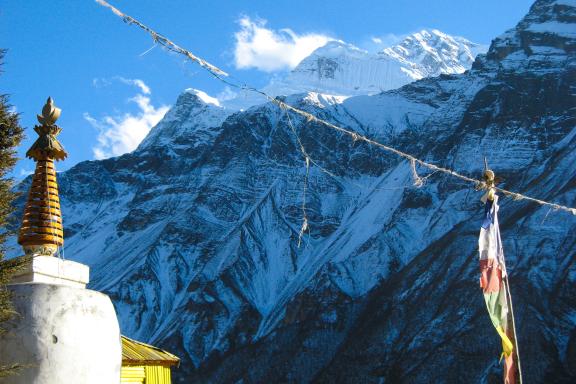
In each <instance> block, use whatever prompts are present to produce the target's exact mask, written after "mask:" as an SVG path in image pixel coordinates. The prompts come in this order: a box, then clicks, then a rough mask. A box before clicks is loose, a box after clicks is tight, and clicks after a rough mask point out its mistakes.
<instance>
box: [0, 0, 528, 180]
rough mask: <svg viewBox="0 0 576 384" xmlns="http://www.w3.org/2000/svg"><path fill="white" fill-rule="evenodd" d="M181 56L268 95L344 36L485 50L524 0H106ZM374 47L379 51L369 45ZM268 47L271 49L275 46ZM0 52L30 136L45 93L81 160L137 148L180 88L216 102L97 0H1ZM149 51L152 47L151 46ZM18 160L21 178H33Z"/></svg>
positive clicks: (0, 78)
mask: <svg viewBox="0 0 576 384" xmlns="http://www.w3.org/2000/svg"><path fill="white" fill-rule="evenodd" d="M110 2H111V3H112V4H113V5H115V6H116V7H117V8H119V9H121V10H122V11H124V12H125V13H127V14H129V15H131V16H133V17H135V18H137V19H140V20H141V21H142V22H144V23H145V24H148V25H149V26H150V27H152V28H154V29H156V30H157V31H158V32H159V33H162V34H164V35H165V36H167V37H169V38H171V39H172V40H173V41H174V42H176V43H177V44H179V45H180V46H182V47H185V48H187V49H189V50H190V51H192V52H194V53H195V54H197V55H199V56H201V57H203V58H205V59H206V60H208V61H210V62H211V63H212V64H215V65H217V66H218V67H220V68H222V69H224V70H225V71H228V72H230V73H231V74H233V75H234V76H235V77H236V78H239V79H242V80H243V81H245V82H246V83H249V84H252V85H255V86H263V85H265V84H266V83H267V82H268V81H269V79H270V78H271V76H274V75H278V74H280V73H282V72H283V71H288V70H289V69H290V68H291V67H293V66H294V65H295V63H297V62H298V60H299V58H301V57H302V56H303V55H306V54H307V52H309V51H310V50H311V49H314V47H315V46H318V45H320V44H322V43H323V42H325V41H326V40H327V39H340V40H344V41H346V42H348V43H352V44H354V45H356V46H359V47H361V48H365V49H370V50H375V49H378V48H379V47H381V46H382V45H387V44H386V43H388V42H393V41H394V39H395V38H396V37H397V36H401V35H404V34H407V33H410V32H415V31H417V30H419V29H422V28H436V29H439V30H441V31H443V32H446V33H449V34H452V35H458V36H463V37H466V38H467V39H469V40H472V41H474V42H477V43H482V44H489V43H490V41H491V39H492V38H494V37H495V36H497V35H499V34H500V33H502V32H504V31H505V30H506V29H508V28H511V27H513V26H514V25H515V24H516V23H517V22H518V20H519V19H520V18H521V17H522V16H524V15H525V14H526V12H527V11H528V9H529V7H530V5H531V4H532V1H528V0H506V1H502V0H497V1H496V0H482V1H480V0H473V1H465V2H464V1H462V0H457V1H456V0H436V1H434V0H427V1H424V0H411V1H400V0H397V1H387V0H380V1H367V0H365V1H341V0H333V1H316V0H306V1H301V0H290V1H280V0H278V1H274V2H271V1H263V0H250V1H244V0H242V1H240V0H236V1H232V0H229V1H217V0H212V1H205V0H194V1H185V0H171V1H161V0H139V1H128V0H111V1H110ZM378 39H380V40H381V41H382V43H381V44H377V43H375V41H378ZM270 42H271V43H270ZM0 47H1V48H6V49H8V50H9V51H8V54H7V56H6V58H5V63H4V66H3V68H2V69H3V71H4V73H3V74H2V75H0V92H2V93H8V94H10V95H11V103H12V104H13V105H14V106H15V108H16V110H17V111H18V112H19V113H20V114H21V122H22V125H23V126H25V127H26V129H27V135H28V138H27V139H26V140H25V142H24V143H23V144H22V147H21V150H20V156H21V157H23V155H24V153H25V151H26V149H27V148H28V147H29V146H30V145H31V143H32V142H33V141H34V140H35V136H36V134H35V133H34V132H33V130H32V128H33V126H34V124H35V123H36V118H35V116H36V114H37V113H39V112H40V110H41V108H42V105H43V104H44V102H45V100H46V98H47V96H49V95H50V96H52V97H53V98H54V99H55V102H56V104H57V106H59V107H60V108H62V110H63V112H62V116H61V118H60V120H59V121H58V123H59V125H60V126H61V127H62V128H63V132H62V134H61V136H60V138H61V142H62V143H63V144H64V146H65V147H66V149H67V150H68V152H69V158H68V159H67V160H65V161H64V162H60V163H59V164H58V165H57V168H58V169H59V170H65V169H68V168H70V167H71V166H73V165H74V164H76V163H78V162H79V161H83V160H91V159H95V158H99V157H107V156H112V155H115V154H119V153H123V152H125V151H127V150H129V149H130V148H133V147H134V146H135V145H137V143H138V142H139V140H141V138H142V137H143V136H144V135H145V134H146V132H147V131H148V130H149V129H150V126H152V125H153V124H154V122H155V121H157V120H158V119H159V118H160V117H161V116H162V114H163V113H164V112H165V111H166V110H167V108H168V107H169V106H170V105H172V104H173V103H174V102H175V100H176V98H177V96H178V94H179V93H180V92H182V91H183V90H184V89H186V88H190V87H192V88H196V89H201V90H203V91H205V92H207V93H209V94H210V95H212V96H218V95H222V94H223V93H222V92H223V91H224V86H223V85H222V84H221V83H219V82H217V81H216V80H215V79H213V78H212V77H211V76H209V75H207V74H206V73H205V72H204V71H203V70H201V69H200V68H199V67H198V66H197V65H195V64H192V63H189V62H187V61H186V60H184V59H183V58H182V57H181V56H178V55H175V54H173V53H169V52H167V51H165V50H163V49H162V48H160V47H155V48H152V47H153V42H152V40H151V39H150V37H149V36H148V35H146V34H145V33H144V32H143V31H141V30H140V29H138V28H137V27H135V26H128V25H127V24H124V23H123V22H122V21H121V20H120V19H119V18H118V17H116V16H114V15H113V14H112V13H111V12H110V11H109V10H107V9H105V8H103V7H101V6H100V5H98V4H97V3H95V2H94V1H93V0H75V1H70V0H52V1H49V2H48V1H43V0H27V1H16V0H12V1H3V2H1V3H0ZM151 48H152V49H151ZM33 166H34V164H33V163H32V162H31V161H29V160H21V161H20V162H19V163H18V165H17V168H16V170H15V172H14V176H15V177H17V178H21V177H23V175H25V174H26V173H27V172H30V171H32V170H33Z"/></svg>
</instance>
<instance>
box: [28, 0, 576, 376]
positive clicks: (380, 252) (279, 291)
mask: <svg viewBox="0 0 576 384" xmlns="http://www.w3.org/2000/svg"><path fill="white" fill-rule="evenodd" d="M575 25H576V4H575V2H574V1H572V0H556V1H552V0H538V1H536V2H535V4H534V5H533V6H532V8H531V9H530V12H529V14H528V15H527V16H526V17H525V18H524V19H523V20H521V21H520V23H519V24H518V25H517V26H516V27H515V28H514V29H512V30H510V31H508V32H506V33H504V34H503V35H501V36H499V37H498V38H496V39H495V40H494V41H493V42H492V45H491V47H490V49H489V51H488V52H487V54H486V55H480V56H478V57H477V58H476V60H475V62H474V64H473V66H472V69H471V70H470V71H468V72H465V73H463V74H450V75H441V76H439V77H435V78H426V79H422V80H420V81H417V82H414V83H411V84H408V85H406V86H404V87H402V88H400V89H397V90H392V91H388V92H384V93H379V94H377V95H372V96H357V97H350V98H347V99H345V100H342V99H340V100H338V99H334V98H330V97H328V96H323V95H318V94H316V93H308V94H303V95H302V94H301V95H292V96H288V97H287V99H286V100H287V102H289V103H291V104H294V105H295V106H297V107H299V108H302V109H305V110H307V111H309V112H311V113H313V114H314V115H316V116H318V117H321V118H323V119H326V120H328V121H331V122H333V123H335V124H337V125H340V126H344V127H347V128H349V129H353V130H355V131H357V132H359V133H362V134H363V135H367V136H369V137H371V138H374V139H375V140H378V141H381V142H383V143H385V144H387V145H391V146H394V147H397V148H400V149H402V150H403V151H406V152H409V153H412V154H414V155H415V156H417V157H419V158H422V159H425V160H426V161H430V162H434V163H437V164H439V165H443V166H446V167H448V168H452V169H456V170H458V171H459V172H462V173H464V174H468V175H471V176H475V177H477V176H478V175H479V174H480V173H481V170H482V167H483V156H487V157H488V159H489V162H490V165H491V166H492V167H493V168H494V169H495V170H496V172H497V174H498V175H500V176H502V177H503V178H504V179H505V181H504V183H503V184H502V186H503V187H504V188H507V189H511V190H514V191H519V192H522V193H525V194H527V195H531V196H537V197H539V198H542V199H545V200H550V201H556V202H558V203H561V204H565V205H568V206H575V205H576V169H575V168H574V164H575V161H576V128H575V127H576V124H575V122H576V113H575V110H574V105H576V97H575V93H574V89H573V84H574V81H573V79H574V78H576V55H575V50H576V49H575V48H576V38H575V37H574V36H572V35H571V32H570V31H572V30H573V29H571V28H570V26H571V27H574V26H575ZM566 31H568V32H566ZM290 124H293V125H294V128H295V130H296V132H297V134H298V137H299V139H300V140H301V142H302V144H303V146H304V147H305V148H306V151H307V152H308V153H309V154H310V156H311V157H312V159H313V160H314V161H315V162H316V163H317V164H318V165H319V166H321V167H322V169H321V168H319V167H318V166H315V165H314V166H312V167H311V168H310V174H309V177H308V185H307V192H306V195H305V196H306V199H305V201H303V197H304V180H305V174H306V166H305V161H304V158H303V157H302V154H301V153H300V152H299V150H298V142H297V139H296V137H294V135H293V133H292V130H291V128H290ZM326 171H328V172H329V173H327V172H326ZM417 171H418V173H419V174H420V175H421V176H428V175H429V178H428V179H427V182H426V184H425V185H424V186H423V187H421V188H416V187H415V186H414V180H413V176H412V170H411V167H410V164H408V163H406V162H404V161H402V160H400V159H398V158H396V157H394V156H390V155H387V154H385V153H383V152H381V151H380V150H378V149H377V148H374V147H371V146H367V145H365V144H362V143H360V142H354V141H352V140H350V138H348V137H347V136H343V135H341V134H338V133H336V132H334V131H332V130H330V129H328V128H326V127H324V126H322V125H318V124H315V123H309V122H307V121H306V120H303V119H300V118H299V117H297V116H293V115H291V116H290V119H288V116H287V115H286V112H285V111H281V110H278V109H277V108H276V107H275V106H274V105H271V104H264V105H260V106H256V107H253V108H251V109H249V110H247V111H245V112H238V113H234V114H231V115H226V116H223V115H222V114H221V113H220V107H218V106H217V105H214V104H210V103H206V102H205V101H203V100H202V98H201V97H199V96H198V93H197V92H186V93H184V94H183V95H181V96H180V98H179V100H178V102H177V103H176V105H175V106H174V107H173V109H172V111H171V112H169V114H168V115H167V117H166V119H165V120H164V121H162V122H161V123H160V124H159V125H158V126H157V127H155V128H154V129H153V130H152V131H151V133H150V136H149V137H148V138H147V139H146V140H145V141H144V142H143V143H142V144H141V145H140V147H139V148H138V149H137V150H136V151H134V152H133V153H130V154H126V155H123V156H120V157H118V158H113V159H107V160H102V161H90V162H83V163H80V164H78V165H77V166H75V167H74V168H72V169H71V170H69V171H67V172H64V173H62V174H60V175H59V183H60V194H61V201H62V210H63V216H64V221H65V227H66V256H67V257H70V258H73V259H75V260H78V261H81V262H84V263H87V264H89V265H90V266H91V268H92V283H91V285H92V287H93V288H94V289H98V290H102V291H105V292H107V293H108V294H109V295H110V296H111V297H112V299H113V301H114V304H115V306H116V310H117V312H118V315H119V318H120V321H121V328H122V332H123V333H124V334H126V335H127V336H129V337H134V338H136V339H140V340H145V341H149V342H151V343H153V344H155V345H159V346H162V347H165V348H166V349H168V350H170V351H172V352H174V353H176V354H177V355H179V356H180V357H181V358H182V365H181V368H180V370H179V371H177V373H175V381H176V382H182V383H186V382H201V383H262V382H316V383H328V382H330V383H331V382H344V383H356V382H359V381H360V382H366V383H404V382H405V383H428V382H438V383H454V382H481V383H493V382H494V383H496V382H500V381H501V375H500V372H501V367H499V366H498V356H499V354H500V346H499V343H498V337H497V335H496V333H495V332H494V330H493V328H492V325H491V323H490V320H489V318H488V315H487V313H486V310H485V307H484V302H483V298H482V294H481V292H480V290H479V287H478V283H477V282H478V262H477V237H478V231H479V226H480V220H481V212H482V206H481V204H480V203H479V201H478V199H479V197H480V193H479V192H476V191H474V190H473V188H472V187H473V186H471V185H466V184H463V183H462V182H460V181H459V180H455V179H452V178H450V177H448V176H445V175H442V174H430V173H429V172H427V171H426V170H424V169H421V168H418V169H417ZM21 188H22V189H24V188H26V183H23V184H22V185H21ZM303 202H304V203H305V205H304V206H305V209H306V216H307V218H308V221H309V230H307V231H306V233H305V235H304V237H303V240H302V245H301V246H300V247H298V235H299V231H300V228H301V225H302V219H303V211H302V207H303ZM22 203H23V201H21V204H22ZM500 222H501V230H502V235H503V240H504V249H505V252H506V257H507V261H508V271H509V273H510V275H511V277H510V278H511V289H512V295H513V297H514V304H515V311H516V316H517V324H518V332H519V343H520V350H521V354H522V362H523V369H524V374H525V380H527V381H529V382H534V383H551V382H554V383H569V382H572V381H574V379H575V378H576V365H575V362H576V300H575V297H576V291H575V289H574V287H576V284H575V283H576V220H575V219H574V217H572V216H571V215H568V214H565V213H561V212H554V211H552V212H551V211H549V210H548V209H546V208H542V207H539V206H535V205H533V204H532V203H529V202H525V201H519V202H515V201H511V200H510V199H504V201H503V204H502V208H501V211H500Z"/></svg>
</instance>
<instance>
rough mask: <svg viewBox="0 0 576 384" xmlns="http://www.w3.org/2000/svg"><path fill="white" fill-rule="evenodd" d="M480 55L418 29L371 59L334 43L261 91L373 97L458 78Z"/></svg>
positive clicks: (466, 44)
mask: <svg viewBox="0 0 576 384" xmlns="http://www.w3.org/2000/svg"><path fill="white" fill-rule="evenodd" d="M484 51H485V47H484V46H482V45H479V44H476V43H473V42H470V41H468V40H466V39H465V38H462V37H456V36H450V35H448V34H446V33H444V32H441V31H439V30H437V29H422V30H420V31H418V32H415V33H413V34H411V35H408V36H406V37H405V38H404V39H403V40H402V41H401V42H400V43H399V44H398V45H395V46H393V47H389V48H386V49H384V50H382V51H381V52H378V53H375V54H374V53H370V52H368V51H366V50H363V49H360V48H358V47H356V46H354V45H352V44H349V43H346V42H344V41H341V40H333V41H330V42H328V43H327V44H326V45H324V46H322V47H320V48H318V49H316V50H315V51H314V52H312V54H311V55H310V56H308V57H307V58H305V59H304V60H302V62H300V64H298V66H297V67H296V68H295V69H294V70H293V71H292V72H290V73H289V74H288V75H287V76H286V77H284V78H280V79H275V80H274V81H273V82H271V83H270V84H269V85H268V86H267V87H265V88H264V90H265V91H266V92H267V93H270V94H273V95H275V96H278V95H290V94H295V93H303V92H304V93H305V92H316V93H322V94H332V95H347V96H353V95H370V94H377V93H380V92H382V91H386V90H389V89H395V88H399V87H401V86H403V85H405V84H408V83H410V82H412V81H415V80H419V79H422V78H424V77H430V76H438V75H441V74H452V73H462V72H464V71H465V70H467V69H468V68H470V67H471V65H472V62H473V61H474V58H475V56H476V54H478V53H480V52H484Z"/></svg>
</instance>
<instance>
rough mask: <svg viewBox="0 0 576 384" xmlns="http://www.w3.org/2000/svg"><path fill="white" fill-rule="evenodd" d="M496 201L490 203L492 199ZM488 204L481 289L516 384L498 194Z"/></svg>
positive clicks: (507, 379) (510, 382)
mask: <svg viewBox="0 0 576 384" xmlns="http://www.w3.org/2000/svg"><path fill="white" fill-rule="evenodd" d="M492 196H493V199H492V200H490V199H489V197H492ZM482 201H483V202H484V203H485V208H484V220H483V222H482V227H481V228H480V238H479V239H478V246H479V250H480V287H481V288H482V291H483V293H484V300H485V301H486V307H487V309H488V314H489V315H490V320H492V324H493V325H494V328H496V331H497V332H498V334H499V335H500V338H501V339H502V357H504V383H505V384H515V383H516V367H515V363H514V356H513V351H514V344H513V342H512V339H513V329H512V327H511V326H510V325H511V324H512V319H511V318H510V316H511V313H510V312H509V309H508V296H507V292H506V286H505V284H504V281H503V279H505V278H506V277H507V276H506V264H505V263H504V251H503V248H502V240H501V238H500V229H499V227H498V209H499V207H498V195H496V194H495V193H494V192H493V191H492V193H490V191H489V192H488V193H486V195H484V197H482Z"/></svg>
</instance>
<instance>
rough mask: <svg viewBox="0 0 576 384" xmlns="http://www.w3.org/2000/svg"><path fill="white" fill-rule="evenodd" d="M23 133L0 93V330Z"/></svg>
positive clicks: (6, 304) (1, 370)
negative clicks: (7, 243)
mask: <svg viewBox="0 0 576 384" xmlns="http://www.w3.org/2000/svg"><path fill="white" fill-rule="evenodd" d="M5 53H6V51H5V50H1V49H0V66H1V65H2V63H3V59H4V54H5ZM22 137H23V129H22V127H21V126H20V124H19V122H18V114H17V113H15V112H14V111H12V109H11V106H10V104H9V102H8V96H7V95H0V334H2V333H4V332H5V329H4V328H3V323H4V322H5V321H6V320H8V319H10V318H11V317H12V316H13V315H14V310H13V308H12V305H11V302H10V292H9V291H8V290H7V289H6V284H7V283H8V282H9V281H10V276H11V275H12V274H13V273H14V271H15V270H16V269H17V268H18V266H17V265H16V263H10V262H5V261H4V260H3V259H4V254H5V252H6V246H5V240H6V237H7V236H9V235H10V234H11V233H10V230H9V229H8V228H9V225H8V222H9V219H10V215H11V213H12V212H13V207H12V202H13V200H14V197H15V193H14V192H13V191H12V186H13V180H12V179H11V178H10V177H9V172H10V171H11V170H12V168H13V167H14V165H15V164H16V160H17V159H16V147H17V146H18V145H19V144H20V141H21V140H22ZM20 368H21V366H20V365H18V364H14V365H11V366H0V378H1V377H6V376H8V375H11V374H14V373H16V372H17V371H18V369H20Z"/></svg>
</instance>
